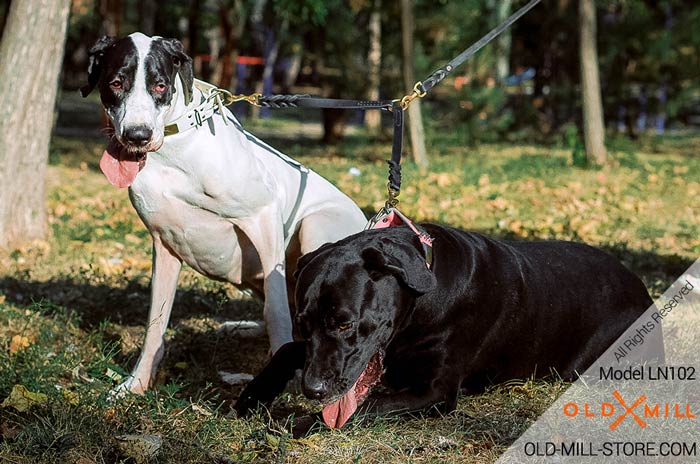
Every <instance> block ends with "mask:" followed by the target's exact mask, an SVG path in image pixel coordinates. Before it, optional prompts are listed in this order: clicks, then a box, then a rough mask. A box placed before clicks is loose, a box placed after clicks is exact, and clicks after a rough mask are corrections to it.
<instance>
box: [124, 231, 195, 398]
mask: <svg viewBox="0 0 700 464" xmlns="http://www.w3.org/2000/svg"><path fill="white" fill-rule="evenodd" d="M181 268H182V262H181V261H180V259H179V258H178V257H176V256H175V255H173V254H172V253H171V252H170V250H168V248H166V247H165V246H164V245H163V244H162V243H161V241H160V239H158V238H154V239H153V275H152V279H151V308H150V310H149V312H148V325H147V326H146V338H145V340H144V343H143V348H142V349H141V356H139V360H138V361H137V362H136V366H135V367H134V370H133V371H132V372H131V375H130V376H129V377H128V378H127V380H126V381H124V382H123V383H122V384H121V385H119V386H118V387H117V388H116V389H115V391H114V393H116V394H119V393H122V392H125V391H130V392H132V393H136V394H142V393H143V392H145V391H146V390H148V387H149V386H150V383H151V381H152V380H153V378H154V377H155V373H156V369H157V368H158V363H160V360H161V359H162V358H163V351H164V340H163V336H164V335H165V329H166V328H167V327H168V321H169V320H170V312H171V310H172V307H173V300H174V299H175V291H176V289H177V278H178V275H179V274H180V269H181Z"/></svg>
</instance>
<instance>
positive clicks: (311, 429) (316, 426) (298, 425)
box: [292, 414, 324, 439]
mask: <svg viewBox="0 0 700 464" xmlns="http://www.w3.org/2000/svg"><path fill="white" fill-rule="evenodd" d="M323 427H324V424H323V418H322V417H321V414H311V415H307V416H299V417H295V418H293V419H292V438H295V439H296V438H303V437H306V436H308V435H310V434H311V433H315V432H318V431H319V430H321V429H322V428H323Z"/></svg>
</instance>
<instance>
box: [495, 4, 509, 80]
mask: <svg viewBox="0 0 700 464" xmlns="http://www.w3.org/2000/svg"><path fill="white" fill-rule="evenodd" d="M512 4H513V0H500V1H499V2H498V6H497V7H496V8H497V9H496V24H501V22H503V21H505V19H506V18H507V17H508V15H509V14H510V7H511V5H512ZM510 46H511V28H508V29H506V30H505V31H503V32H502V33H501V35H499V36H498V38H497V39H496V53H497V55H496V75H497V77H498V82H499V84H501V85H504V83H505V80H506V77H508V75H509V74H510Z"/></svg>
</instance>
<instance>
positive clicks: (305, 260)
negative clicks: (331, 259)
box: [293, 243, 332, 280]
mask: <svg viewBox="0 0 700 464" xmlns="http://www.w3.org/2000/svg"><path fill="white" fill-rule="evenodd" d="M331 245H332V243H324V244H323V245H321V246H320V247H318V248H316V249H315V250H314V251H310V252H309V253H306V254H305V255H304V256H302V257H301V258H299V259H298V260H297V268H296V270H295V271H294V275H293V277H294V280H297V279H298V278H299V273H300V272H301V270H302V269H303V268H304V267H306V265H307V264H309V263H310V262H311V261H313V259H314V258H315V257H316V256H318V255H320V254H321V253H323V252H324V251H326V250H327V249H328V247H330V246H331Z"/></svg>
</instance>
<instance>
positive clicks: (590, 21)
mask: <svg viewBox="0 0 700 464" xmlns="http://www.w3.org/2000/svg"><path fill="white" fill-rule="evenodd" d="M579 29H580V39H579V42H580V43H579V46H580V53H581V93H582V103H583V138H584V141H585V145H586V157H587V158H588V160H589V161H593V162H594V163H596V164H603V163H605V160H606V158H607V152H606V150H605V127H604V125H603V103H602V100H601V95H600V77H599V73H598V49H597V46H596V12H595V0H579Z"/></svg>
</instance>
